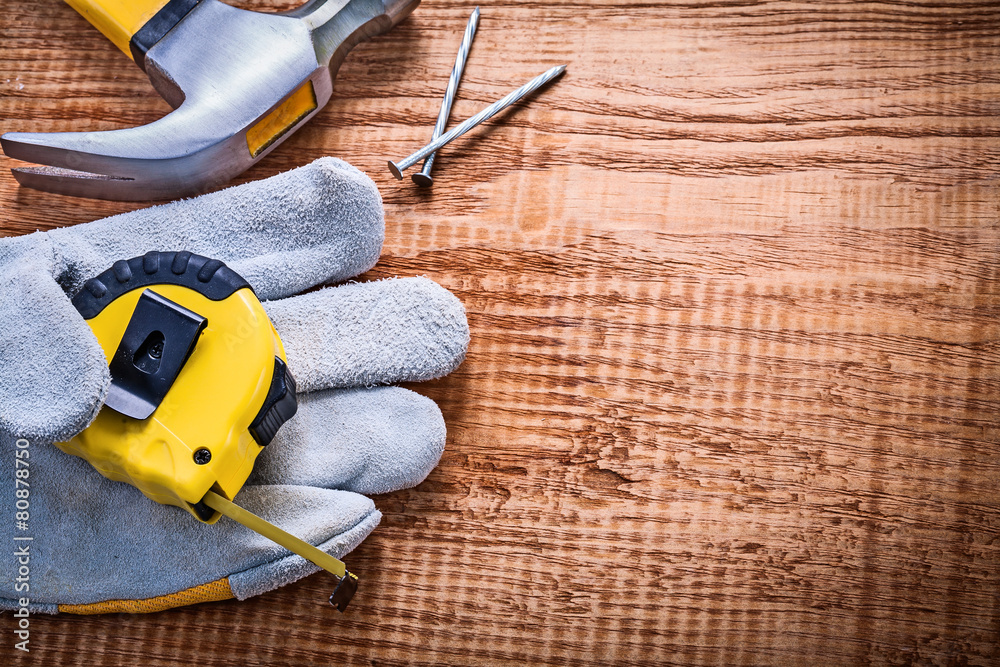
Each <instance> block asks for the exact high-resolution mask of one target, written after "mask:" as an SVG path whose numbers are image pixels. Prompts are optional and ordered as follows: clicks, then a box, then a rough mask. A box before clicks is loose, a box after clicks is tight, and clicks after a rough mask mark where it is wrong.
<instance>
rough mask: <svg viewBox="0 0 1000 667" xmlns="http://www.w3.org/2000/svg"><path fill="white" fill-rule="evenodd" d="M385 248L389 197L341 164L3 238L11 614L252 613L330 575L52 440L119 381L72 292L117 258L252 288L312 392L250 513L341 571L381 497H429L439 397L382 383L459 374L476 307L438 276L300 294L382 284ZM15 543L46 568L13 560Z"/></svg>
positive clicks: (0, 415)
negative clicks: (231, 601) (146, 260)
mask: <svg viewBox="0 0 1000 667" xmlns="http://www.w3.org/2000/svg"><path fill="white" fill-rule="evenodd" d="M383 237H384V220H383V213H382V202H381V199H380V197H379V194H378V191H377V190H376V188H375V184H374V183H372V181H371V180H370V179H369V178H368V177H367V176H365V175H364V174H362V173H361V172H359V171H358V170H357V169H355V168H354V167H351V166H350V165H348V164H347V163H345V162H342V161H340V160H335V159H331V158H325V159H321V160H318V161H317V162H314V163H313V164H311V165H308V166H305V167H302V168H300V169H296V170H293V171H290V172H287V173H285V174H280V175H278V176H275V177H273V178H270V179H267V180H264V181H258V182H255V183H248V184H245V185H241V186H238V187H234V188H230V189H228V190H223V191H220V192H216V193H212V194H208V195H203V196H201V197H198V198H195V199H189V200H184V201H179V202H173V203H170V204H166V205H164V206H158V207H154V208H149V209H145V210H140V211H135V212H132V213H126V214H123V215H119V216H115V217H112V218H107V219H104V220H99V221H97V222H93V223H89V224H83V225H78V226H75V227H68V228H62V229H56V230H53V231H50V232H45V233H35V234H31V235H28V236H23V237H18V238H5V239H0V456H2V460H0V469H2V470H3V471H4V472H3V478H4V479H6V480H7V484H8V489H9V490H8V492H6V493H4V499H3V501H2V505H0V507H5V508H6V509H7V510H8V511H6V512H5V513H4V517H5V518H4V520H3V521H0V524H2V528H0V535H2V536H3V537H2V540H3V544H5V545H7V546H6V548H5V551H6V552H7V553H8V555H7V556H5V557H3V559H2V560H0V581H2V593H0V608H4V609H17V608H19V607H22V606H27V607H28V608H29V610H30V611H35V612H48V613H56V612H57V611H63V612H70V613H102V612H116V611H130V612H146V611H157V610H160V609H167V608H170V607H175V606H180V605H185V604H192V603H196V602H203V601H207V600H219V599H226V598H231V597H236V598H239V599H244V598H247V597H250V596H252V595H257V594H259V593H263V592H265V591H269V590H272V589H274V588H277V587H279V586H282V585H284V584H287V583H290V582H292V581H295V580H297V579H299V578H301V577H304V576H306V575H308V574H311V573H313V572H316V571H317V570H318V569H319V568H317V567H316V566H315V565H313V564H312V563H310V562H308V561H306V560H304V559H303V558H301V557H299V556H297V555H294V554H291V553H290V552H288V551H287V550H285V549H284V548H283V547H280V546H278V545H276V544H274V543H272V542H271V541H270V540H268V539H266V538H264V537H261V536H259V535H257V534H256V533H254V532H252V531H250V530H249V529H247V528H244V527H243V526H242V525H240V524H237V523H235V522H233V521H231V520H229V519H227V518H226V517H223V518H221V519H220V520H219V522H218V523H216V524H214V525H205V524H202V523H200V522H199V521H197V520H196V519H194V517H192V516H191V515H190V514H188V513H187V512H186V511H184V510H182V509H180V508H177V507H173V506H167V505H160V504H157V503H155V502H153V501H152V500H149V499H148V498H146V497H145V496H143V495H142V494H141V493H140V492H139V491H138V490H137V489H135V488H134V487H132V486H130V485H128V484H125V483H121V482H113V481H110V480H108V479H106V478H104V477H103V476H102V475H101V474H100V473H98V472H97V470H95V469H94V468H93V467H91V465H90V464H89V463H87V462H86V461H84V460H83V459H81V458H78V457H75V456H71V455H69V454H65V453H63V452H62V451H60V450H58V449H57V448H56V447H55V446H54V445H53V444H52V443H53V442H56V441H62V440H67V439H69V438H70V437H72V436H73V435H75V434H76V433H78V432H80V431H81V430H82V429H83V428H85V427H86V426H87V425H88V424H89V423H90V422H91V421H92V420H93V418H94V417H95V416H96V414H97V412H98V411H99V410H100V408H101V406H102V404H103V401H104V397H105V395H106V393H107V391H108V387H109V384H110V377H109V374H108V361H107V359H106V358H105V357H104V354H103V352H102V351H101V348H100V347H99V346H98V343H97V340H96V338H95V337H94V335H93V334H92V333H91V331H90V328H89V327H88V325H87V324H86V322H85V321H84V320H83V318H82V317H81V316H80V315H79V313H78V312H77V311H76V309H75V308H74V307H73V305H72V303H71V301H70V296H71V295H73V294H74V293H75V292H76V291H78V290H79V289H80V288H81V286H82V285H83V283H84V282H85V281H86V280H88V279H89V278H91V277H93V276H95V275H97V274H99V273H101V272H102V271H104V270H106V269H108V268H109V267H111V265H112V264H113V263H114V262H115V261H116V260H119V259H129V258H132V257H136V256H139V255H143V254H145V253H146V252H148V251H152V250H160V251H169V250H188V251H190V252H193V253H195V254H199V255H204V256H206V257H211V258H215V259H220V260H222V261H223V262H225V263H226V264H227V265H228V266H229V267H230V268H232V269H233V270H234V271H236V272H237V273H239V274H240V275H242V276H243V277H244V278H245V279H246V280H247V281H248V282H249V283H250V284H251V286H252V287H253V288H254V291H255V292H256V294H257V296H258V298H260V299H261V301H263V302H264V307H265V309H266V310H267V312H268V314H269V315H270V317H271V319H272V321H273V322H274V324H275V328H276V329H277V331H278V333H279V335H280V336H281V338H282V341H283V343H284V346H285V350H286V353H287V357H288V367H289V369H290V370H291V372H292V374H293V375H294V376H295V379H296V382H297V385H298V396H299V406H298V412H297V413H296V415H295V416H294V417H293V418H292V419H291V420H290V421H288V422H287V423H286V424H284V425H283V426H282V427H281V428H280V429H279V431H278V434H277V436H276V437H275V438H274V440H272V442H271V443H270V444H269V445H268V446H267V447H265V449H264V451H263V452H262V453H261V454H260V456H259V457H258V459H257V463H256V467H255V469H254V472H253V474H252V475H251V477H250V479H249V480H248V482H247V485H246V486H245V487H244V488H243V490H242V491H241V492H240V493H239V494H237V496H236V498H235V502H237V504H240V505H242V506H243V507H245V508H247V509H249V510H250V511H251V512H254V513H256V514H258V515H260V516H262V517H263V518H265V519H266V520H268V521H270V522H272V523H274V524H277V525H278V526H279V527H281V528H283V529H285V530H287V531H288V532H290V533H292V534H294V535H296V536H298V537H300V538H302V539H304V540H306V541H307V542H310V543H311V544H314V545H316V546H318V547H319V548H320V549H322V550H324V551H326V552H328V553H330V554H331V555H333V556H335V557H338V558H340V557H342V556H343V555H344V554H346V553H347V552H349V551H351V550H352V549H353V548H354V547H356V546H357V545H358V544H359V543H360V542H361V541H362V540H363V539H364V538H365V537H366V536H367V535H368V534H369V533H370V532H371V531H372V530H373V529H374V528H375V526H376V525H377V524H378V522H379V519H380V518H381V514H380V513H379V512H378V510H377V509H375V506H374V504H373V503H372V501H371V500H370V499H369V498H366V497H365V496H364V495H362V494H377V493H386V492H389V491H393V490H396V489H402V488H407V487H410V486H413V485H415V484H418V483H419V482H421V481H422V480H423V479H424V478H425V477H426V476H427V474H428V473H429V472H430V471H431V469H432V468H433V467H434V466H435V465H436V464H437V461H438V459H439V458H440V455H441V452H442V449H443V447H444V442H445V425H444V420H443V418H442V416H441V412H440V410H439V409H438V408H437V406H436V405H435V404H434V402H433V401H431V400H429V399H427V398H425V397H423V396H420V395H418V394H416V393H414V392H411V391H408V390H406V389H402V388H400V387H392V386H380V385H388V384H389V383H395V382H402V381H419V380H427V379H431V378H436V377H440V376H442V375H445V374H447V373H449V372H450V371H452V370H453V369H454V368H455V367H457V366H458V364H459V363H461V361H462V359H463V358H464V356H465V351H466V347H467V345H468V340H469V330H468V324H467V322H466V318H465V311H464V309H463V307H462V305H461V303H459V301H458V300H457V299H456V298H455V297H454V296H453V295H452V294H451V293H449V292H448V291H447V290H445V289H443V288H442V287H440V286H438V285H436V284H435V283H433V282H431V281H430V280H427V279H424V278H409V279H393V280H383V281H378V282H371V283H349V284H344V285H341V286H339V287H328V288H324V289H320V290H318V291H314V292H310V293H307V294H304V295H301V296H291V295H293V294H296V293H298V292H300V291H302V290H305V289H308V288H310V287H313V286H315V285H317V284H320V283H324V282H337V281H343V280H346V279H349V278H351V277H353V276H356V275H358V274H360V273H362V272H364V271H366V270H368V269H369V268H371V267H372V266H373V265H374V264H375V262H376V260H377V259H378V256H379V252H380V250H381V246H382V240H383ZM22 451H27V452H28V453H29V454H28V455H27V457H26V458H23V457H24V456H25V455H23V454H20V453H19V452H22ZM18 457H22V458H18ZM25 463H26V464H27V465H24V464H25ZM25 470H26V471H27V473H24V472H18V471H25ZM18 478H20V479H21V480H22V481H23V482H25V483H27V486H23V485H22V486H19V490H21V491H25V490H26V491H27V493H21V494H20V496H21V497H20V498H18V497H16V496H15V492H14V489H11V488H10V487H11V486H13V485H14V484H15V479H18ZM17 500H27V509H25V510H23V511H25V512H26V514H24V515H17V512H18V511H22V510H21V509H20V508H18V507H16V506H15V504H16V501H17ZM23 506H24V504H22V507H23ZM17 517H20V518H17ZM21 518H23V522H22V521H21ZM15 537H21V538H25V537H30V538H32V539H31V540H30V541H29V540H23V539H22V540H20V541H15V540H14V538H15ZM11 545H14V547H15V549H16V550H18V549H20V550H23V549H24V548H25V547H26V548H27V554H28V555H27V556H24V555H22V556H21V557H20V558H18V557H17V556H11V555H9V554H10V548H11ZM22 553H23V551H22ZM26 561H27V562H26ZM25 567H26V568H27V572H26V571H25V569H21V568H25ZM362 586H363V582H362ZM331 588H332V586H331ZM362 591H363V588H362ZM22 598H26V599H27V605H25V604H24V602H25V601H24V600H22Z"/></svg>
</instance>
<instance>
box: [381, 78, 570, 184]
mask: <svg viewBox="0 0 1000 667" xmlns="http://www.w3.org/2000/svg"><path fill="white" fill-rule="evenodd" d="M565 71H566V65H558V66H557V67H553V68H552V69H550V70H548V71H547V72H544V73H542V74H539V75H538V76H536V77H535V78H534V79H532V80H531V81H529V82H528V83H526V84H524V85H523V86H521V87H520V88H518V89H517V90H515V91H514V92H512V93H510V94H508V95H507V96H506V97H504V98H503V99H502V100H499V101H497V102H494V103H493V104H491V105H489V106H488V107H486V108H485V109H483V110H482V111H480V112H479V113H477V114H476V115H475V116H473V117H472V118H469V119H468V120H466V121H465V122H463V123H461V124H460V125H457V126H455V127H454V128H452V129H451V130H449V131H448V132H446V133H445V134H442V135H441V136H440V137H438V138H437V139H435V140H433V141H432V142H430V143H429V144H427V145H426V146H424V147H423V148H421V149H420V150H418V151H417V152H416V153H414V154H413V155H410V156H409V157H406V158H403V159H402V160H400V161H399V162H393V161H392V160H389V171H391V172H392V175H393V176H395V177H396V179H397V180H400V181H401V180H403V171H404V170H406V169H408V168H410V167H412V166H413V165H414V164H416V163H417V161H419V160H422V159H423V158H425V157H427V156H428V155H430V154H431V153H433V152H435V151H437V150H438V149H439V148H441V147H442V146H444V145H446V144H448V143H450V142H451V141H452V140H453V139H456V138H458V137H460V136H462V135H463V134H465V133H466V132H468V131H469V130H471V129H472V128H474V127H475V126H476V125H479V124H480V123H482V122H483V121H484V120H487V119H489V118H492V117H493V116H495V115H496V114H497V113H498V112H500V111H501V110H503V109H506V108H507V107H509V106H510V105H511V104H513V103H514V102H517V101H518V100H519V99H521V98H522V97H524V96H525V95H527V94H528V93H531V92H534V91H535V90H537V89H538V88H540V87H541V86H543V85H545V84H546V83H548V82H549V81H551V80H552V79H554V78H556V77H557V76H559V75H560V74H562V73H563V72H565Z"/></svg>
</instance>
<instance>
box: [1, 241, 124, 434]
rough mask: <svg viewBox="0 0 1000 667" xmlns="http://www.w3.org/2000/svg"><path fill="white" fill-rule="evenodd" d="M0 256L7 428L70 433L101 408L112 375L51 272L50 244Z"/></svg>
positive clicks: (3, 419)
mask: <svg viewBox="0 0 1000 667" xmlns="http://www.w3.org/2000/svg"><path fill="white" fill-rule="evenodd" d="M31 243H32V245H34V246H35V248H34V250H35V252H32V253H27V254H25V255H23V256H20V257H17V258H14V259H7V260H6V261H0V266H2V267H3V269H2V271H0V341H2V342H0V433H6V434H8V435H10V436H12V437H14V438H27V439H29V440H36V439H42V440H47V441H57V440H65V439H67V438H69V437H71V436H72V435H74V434H76V433H78V432H80V431H81V430H83V428H84V427H86V425H87V424H89V423H90V422H91V421H92V420H93V419H94V417H95V416H96V415H97V411H98V410H99V409H100V406H101V405H102V404H103V402H104V397H105V395H106V394H107V391H108V387H109V386H110V384H111V377H110V375H109V374H108V364H107V360H106V359H105V358H104V353H103V352H102V351H101V348H100V346H99V345H98V343H97V339H96V338H94V335H93V334H92V333H91V331H90V328H89V327H88V326H87V324H86V322H84V320H83V318H82V317H80V314H79V313H78V312H77V311H76V309H75V308H74V307H73V305H72V303H70V301H69V299H67V298H66V295H65V294H64V293H63V291H62V288H61V287H60V286H59V285H58V284H57V283H56V282H55V281H54V280H53V279H52V277H51V258H52V253H51V249H50V248H48V247H47V246H48V244H47V242H46V241H45V240H44V237H42V236H41V235H33V240H32V242H31Z"/></svg>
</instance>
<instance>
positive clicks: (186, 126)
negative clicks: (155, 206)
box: [0, 0, 420, 201]
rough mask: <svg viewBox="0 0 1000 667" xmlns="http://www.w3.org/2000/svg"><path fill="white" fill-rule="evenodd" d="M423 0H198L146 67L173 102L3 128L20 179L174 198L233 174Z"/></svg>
mask: <svg viewBox="0 0 1000 667" xmlns="http://www.w3.org/2000/svg"><path fill="white" fill-rule="evenodd" d="M419 3H420V0H312V1H311V2H307V3H305V4H304V5H302V6H301V7H299V8H297V9H295V10H292V11H290V12H286V13H284V14H263V13H260V12H253V11H247V10H243V9H237V8H235V7H230V6H229V5H226V4H223V3H222V2H219V1H218V0H201V1H200V2H198V3H197V4H196V5H195V6H194V8H193V9H191V10H190V12H188V14H187V15H186V16H184V18H183V19H181V20H180V22H179V23H177V25H176V26H174V28H173V29H172V30H170V31H169V32H167V33H166V35H165V36H164V37H163V38H162V39H160V40H159V41H158V42H156V43H155V44H154V45H153V46H152V47H151V48H150V49H149V50H148V51H147V52H146V54H145V60H144V62H143V63H141V65H143V69H145V71H146V73H147V74H148V75H149V78H150V81H151V82H152V84H153V86H154V87H155V88H156V90H157V91H158V92H159V93H160V95H161V96H162V97H163V98H164V99H165V100H166V101H167V102H168V103H169V104H170V105H171V106H172V107H174V111H172V112H171V113H169V114H167V115H166V116H164V117H163V118H161V119H160V120H157V121H155V122H152V123H150V124H148V125H143V126H140V127H132V128H127V129H121V130H111V131H106V132H57V133H24V132H8V133H7V134H4V135H3V136H2V137H0V145H2V147H3V151H4V153H6V154H7V156H9V157H12V158H15V159H18V160H24V161H26V162H34V163H36V164H38V165H41V166H35V167H20V168H15V169H12V170H11V171H12V172H13V173H14V177H15V178H16V179H17V181H18V182H19V183H20V184H21V185H24V186H27V187H31V188H36V189H38V190H47V191H50V192H58V193H61V194H67V195H75V196H80V197H95V198H99V199H120V200H140V201H144V200H150V199H172V198H176V197H182V196H186V195H192V194H197V193H201V192H205V191H207V190H209V189H210V188H212V187H214V186H217V185H220V184H222V183H225V182H226V181H228V180H230V179H231V178H233V177H234V176H236V175H238V174H240V173H242V172H243V171H245V170H246V169H247V168H248V167H250V166H251V165H253V164H255V163H256V162H257V161H258V160H260V159H261V158H263V157H264V156H265V155H267V154H268V153H269V152H270V151H271V150H273V149H274V148H275V147H276V146H277V145H278V144H280V143H281V142H282V141H283V140H284V139H285V138H287V137H288V136H290V135H291V134H292V132H294V131H295V130H297V129H298V128H299V127H301V126H302V125H303V124H304V123H305V122H306V121H308V120H309V119H310V118H311V117H312V116H314V115H315V114H316V113H317V112H318V111H319V110H320V109H321V108H323V106H324V105H325V104H326V103H327V101H329V99H330V96H331V94H332V89H333V76H334V75H335V74H336V72H337V69H338V68H339V67H340V65H341V63H342V62H343V60H344V58H345V57H346V55H347V53H348V52H349V51H350V50H351V49H352V48H353V47H354V46H355V45H356V44H358V43H359V42H361V41H363V40H365V39H368V38H370V37H373V36H375V35H378V34H381V33H383V32H386V31H387V30H389V29H390V28H392V27H393V26H394V25H396V24H397V23H399V22H400V21H402V20H403V19H404V18H405V17H406V16H408V15H409V14H410V12H412V11H413V10H414V9H415V8H416V6H417V5H418V4H419Z"/></svg>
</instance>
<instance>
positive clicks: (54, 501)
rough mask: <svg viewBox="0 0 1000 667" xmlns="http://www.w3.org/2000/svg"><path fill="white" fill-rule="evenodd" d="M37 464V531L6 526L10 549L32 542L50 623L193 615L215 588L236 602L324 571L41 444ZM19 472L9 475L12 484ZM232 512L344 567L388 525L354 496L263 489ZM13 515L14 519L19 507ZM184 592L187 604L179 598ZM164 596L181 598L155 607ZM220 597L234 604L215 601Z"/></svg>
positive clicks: (35, 593)
mask: <svg viewBox="0 0 1000 667" xmlns="http://www.w3.org/2000/svg"><path fill="white" fill-rule="evenodd" d="M0 445H2V447H0V452H2V454H3V456H4V459H3V460H5V461H9V462H12V461H13V460H14V456H13V452H12V451H11V448H12V447H13V444H12V443H11V442H10V441H4V439H3V438H0ZM30 461H31V468H30V470H31V478H30V479H31V510H30V511H31V515H30V519H29V520H27V521H25V524H26V526H25V527H26V528H29V530H28V531H27V532H21V530H23V529H17V526H16V525H15V522H14V521H6V522H4V524H3V525H2V526H0V539H4V540H6V543H7V544H13V545H15V546H18V547H20V546H23V545H22V543H20V542H14V541H13V538H14V537H15V536H31V537H32V538H33V539H32V540H31V542H30V543H27V544H30V557H31V567H32V575H34V574H35V572H36V568H37V570H38V571H39V572H42V573H43V574H42V576H38V577H35V576H32V577H31V596H30V597H31V604H32V606H33V607H35V608H38V609H40V610H42V611H50V612H54V611H56V607H55V605H78V604H93V603H98V602H104V601H108V600H120V601H137V600H139V601H148V603H151V604H159V605H161V606H178V605H180V604H190V603H192V602H197V601H199V598H198V597H197V593H196V591H192V590H191V589H194V588H196V587H199V586H204V585H205V584H210V583H213V582H215V583H216V584H219V583H221V585H222V586H225V585H226V584H227V583H228V586H229V587H230V588H231V590H232V594H233V596H235V597H237V598H240V599H243V598H246V597H249V596H251V595H256V594H258V593H262V592H264V591H267V590H271V589H273V588H277V587H278V586H281V585H284V584H287V583H290V582H292V581H295V580H296V579H299V578H301V577H303V576H306V575H308V574H310V573H312V572H315V571H316V570H317V569H318V568H317V567H316V566H315V565H313V564H312V563H309V562H307V561H305V560H304V559H302V558H301V557H299V556H295V555H292V554H290V553H289V552H288V551H287V550H286V549H284V548H283V547H280V546H278V545H277V544H274V543H273V542H271V541H270V540H268V539H267V538H265V537H263V536H261V535H258V534H257V533H255V532H253V531H251V530H249V529H248V528H245V527H244V526H242V525H240V524H238V523H236V522H234V521H231V520H229V519H227V518H225V517H223V518H221V519H220V520H219V521H218V523H216V524H214V525H205V524H202V523H200V522H199V521H197V520H196V519H195V518H194V517H192V516H191V515H190V514H188V513H187V512H185V511H184V510H181V509H179V508H176V507H170V506H165V505H160V504H157V503H155V502H153V501H152V500H149V499H148V498H145V497H144V496H143V495H142V494H141V493H140V492H139V491H138V490H137V489H135V488H134V487H132V486H129V485H127V484H122V483H119V482H112V481H111V480H108V479H106V478H104V477H102V476H101V475H100V474H99V473H98V472H97V471H96V470H94V469H93V468H92V467H91V466H90V465H89V464H88V463H87V462H86V461H84V460H83V459H80V458H77V457H75V456H70V455H68V454H65V453H63V452H60V451H59V450H58V449H56V448H55V447H54V446H53V445H51V444H48V443H31V445H30ZM12 467H13V466H12V465H11V464H9V465H7V466H6V467H4V468H3V469H4V470H5V471H6V473H8V478H11V477H13V470H11V468H12ZM234 500H235V502H236V503H237V504H239V505H241V506H243V507H246V508H247V509H249V510H250V511H251V512H254V513H255V514H258V515H259V516H262V517H264V518H265V519H266V520H268V521H270V522H271V523H274V524H276V525H277V526H279V527H281V528H283V529H285V530H287V531H288V532H290V533H292V534H293V535H296V536H298V537H301V538H302V539H304V540H305V541H307V542H309V543H311V544H314V545H317V546H319V547H320V548H321V549H323V550H324V551H326V552H328V553H331V554H332V555H334V556H335V557H338V558H339V557H342V556H343V555H344V554H346V553H347V552H349V551H350V550H351V549H353V548H354V547H355V546H357V545H358V544H359V543H360V542H361V540H363V539H364V538H365V537H366V536H367V535H368V534H369V533H370V532H371V531H372V530H373V529H374V528H375V526H376V525H378V521H379V519H380V517H381V514H379V512H378V510H376V509H375V506H374V503H372V501H371V500H370V499H369V498H365V497H364V496H360V495H358V494H355V493H350V492H347V491H331V490H328V489H319V488H309V487H298V486H295V487H293V486H257V487H253V488H245V489H244V490H243V491H242V492H240V493H239V494H237V496H236V498H235V499H234ZM10 505H11V512H13V500H11V501H10ZM16 529H17V530H16ZM16 576H17V568H0V584H2V585H3V587H4V590H5V591H8V593H6V594H2V593H0V608H6V609H10V608H15V607H16V605H17V603H18V601H17V599H16V598H15V599H10V598H11V597H13V591H14V590H15V588H14V586H15V582H14V578H15V577H16ZM181 592H186V594H185V595H180V596H175V594H177V593H181ZM158 596H173V597H171V598H170V599H169V600H167V601H162V600H161V601H150V600H149V599H150V598H154V597H158ZM220 597H228V596H227V595H221V596H217V597H216V598H215V599H220ZM5 598H6V599H5ZM177 598H182V599H181V600H177ZM202 599H203V598H202ZM120 606H121V608H123V609H143V606H142V605H135V604H131V605H128V604H125V605H120ZM61 610H62V611H73V610H68V609H66V608H65V607H63V608H62V609H61ZM105 610H106V611H107V610H110V609H105ZM145 610H149V607H146V608H145Z"/></svg>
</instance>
